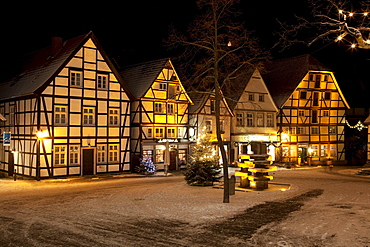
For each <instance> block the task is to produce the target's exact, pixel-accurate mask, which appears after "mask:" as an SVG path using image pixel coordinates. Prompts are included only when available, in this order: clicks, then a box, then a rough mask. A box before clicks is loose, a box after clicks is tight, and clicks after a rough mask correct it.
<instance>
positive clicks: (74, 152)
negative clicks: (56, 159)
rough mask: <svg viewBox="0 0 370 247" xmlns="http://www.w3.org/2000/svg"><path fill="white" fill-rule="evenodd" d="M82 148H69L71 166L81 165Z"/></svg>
mask: <svg viewBox="0 0 370 247" xmlns="http://www.w3.org/2000/svg"><path fill="white" fill-rule="evenodd" d="M79 157H80V147H79V146H75V145H73V146H69V164H70V165H79V164H80V159H79Z"/></svg>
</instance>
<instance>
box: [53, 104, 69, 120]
mask: <svg viewBox="0 0 370 247" xmlns="http://www.w3.org/2000/svg"><path fill="white" fill-rule="evenodd" d="M54 109H55V111H54V123H55V124H67V106H55V108H54Z"/></svg>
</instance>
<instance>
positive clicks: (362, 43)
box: [335, 9, 370, 49]
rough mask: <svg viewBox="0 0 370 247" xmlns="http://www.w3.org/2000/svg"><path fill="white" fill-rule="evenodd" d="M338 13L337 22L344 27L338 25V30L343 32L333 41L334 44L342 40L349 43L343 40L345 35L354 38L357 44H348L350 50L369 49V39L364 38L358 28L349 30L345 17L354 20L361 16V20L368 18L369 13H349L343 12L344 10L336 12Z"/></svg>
mask: <svg viewBox="0 0 370 247" xmlns="http://www.w3.org/2000/svg"><path fill="white" fill-rule="evenodd" d="M338 13H339V22H341V23H344V25H340V30H341V31H343V32H342V33H341V34H340V35H339V36H338V37H337V38H336V39H335V42H339V41H342V40H344V41H347V42H349V41H348V40H346V39H344V37H345V36H347V35H350V36H353V37H355V38H356V41H357V43H351V42H349V43H350V44H351V45H350V47H351V48H352V49H354V48H356V47H359V48H366V49H369V46H370V38H367V39H366V38H364V37H363V35H362V33H361V32H360V30H359V29H358V28H353V27H351V28H349V27H348V26H347V17H349V18H355V17H359V16H362V17H363V18H366V17H368V16H369V12H351V11H345V10H342V9H340V10H338ZM349 18H348V19H349ZM364 20H365V19H364Z"/></svg>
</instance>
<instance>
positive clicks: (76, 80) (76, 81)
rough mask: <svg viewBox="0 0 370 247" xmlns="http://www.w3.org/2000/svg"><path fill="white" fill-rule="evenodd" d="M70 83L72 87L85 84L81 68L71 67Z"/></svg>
mask: <svg viewBox="0 0 370 247" xmlns="http://www.w3.org/2000/svg"><path fill="white" fill-rule="evenodd" d="M77 75H78V76H77ZM69 85H70V86H71V87H82V86H83V73H82V71H81V70H76V69H71V70H70V71H69Z"/></svg>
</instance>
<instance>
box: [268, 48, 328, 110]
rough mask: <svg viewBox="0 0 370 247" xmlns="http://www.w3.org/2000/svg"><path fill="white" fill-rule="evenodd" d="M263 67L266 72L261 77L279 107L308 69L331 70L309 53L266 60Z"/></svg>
mask: <svg viewBox="0 0 370 247" xmlns="http://www.w3.org/2000/svg"><path fill="white" fill-rule="evenodd" d="M265 68H266V73H265V74H263V75H262V77H263V79H264V81H265V83H266V86H267V87H268V89H269V91H270V94H271V96H272V97H273V99H274V101H275V103H276V105H277V106H278V107H279V108H280V107H281V106H283V105H284V103H285V102H286V101H287V100H288V99H289V97H290V95H291V94H292V93H293V92H294V90H295V89H296V88H297V86H298V85H299V83H300V82H301V81H302V79H303V78H304V76H305V75H306V74H307V73H308V72H309V71H311V70H313V71H331V70H330V69H329V68H327V67H326V66H325V65H323V64H322V63H320V62H319V61H318V60H316V59H315V58H314V57H312V56H311V55H302V56H298V57H292V58H287V59H282V60H276V61H272V62H268V63H266V64H265Z"/></svg>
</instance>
